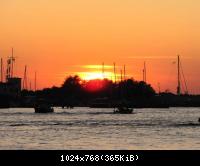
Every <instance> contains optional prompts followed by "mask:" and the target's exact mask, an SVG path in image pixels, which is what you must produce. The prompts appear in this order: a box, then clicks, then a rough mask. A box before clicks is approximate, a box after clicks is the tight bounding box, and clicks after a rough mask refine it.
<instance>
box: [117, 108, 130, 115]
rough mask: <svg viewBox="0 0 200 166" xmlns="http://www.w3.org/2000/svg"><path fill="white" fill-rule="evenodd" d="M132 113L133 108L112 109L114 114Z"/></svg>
mask: <svg viewBox="0 0 200 166" xmlns="http://www.w3.org/2000/svg"><path fill="white" fill-rule="evenodd" d="M132 112H133V108H128V107H117V110H115V109H114V112H113V113H114V114H131V113H132Z"/></svg>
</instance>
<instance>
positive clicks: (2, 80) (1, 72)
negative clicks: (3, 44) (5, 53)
mask: <svg viewBox="0 0 200 166" xmlns="http://www.w3.org/2000/svg"><path fill="white" fill-rule="evenodd" d="M1 82H3V59H2V58H1Z"/></svg>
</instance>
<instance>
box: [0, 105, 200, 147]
mask: <svg viewBox="0 0 200 166" xmlns="http://www.w3.org/2000/svg"><path fill="white" fill-rule="evenodd" d="M112 112H113V109H102V108H75V109H71V110H70V109H61V108H55V113H52V114H35V113H34V109H31V108H10V109H0V149H69V150H71V149H78V150H79V149H100V150H101V149H114V150H115V149H130V150H143V149H144V150H147V149H198V150H200V125H198V118H199V117H200V108H169V109H135V112H134V113H133V114H127V115H126V114H112Z"/></svg>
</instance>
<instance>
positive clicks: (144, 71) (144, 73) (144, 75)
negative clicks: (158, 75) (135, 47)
mask: <svg viewBox="0 0 200 166" xmlns="http://www.w3.org/2000/svg"><path fill="white" fill-rule="evenodd" d="M146 73H147V71H146V62H145V61H144V69H143V81H144V82H146V81H147V75H146Z"/></svg>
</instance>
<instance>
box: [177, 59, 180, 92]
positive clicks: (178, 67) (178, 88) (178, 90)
mask: <svg viewBox="0 0 200 166" xmlns="http://www.w3.org/2000/svg"><path fill="white" fill-rule="evenodd" d="M177 69H178V71H177V72H178V86H177V95H180V94H181V83H180V56H179V55H178V64H177Z"/></svg>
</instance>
